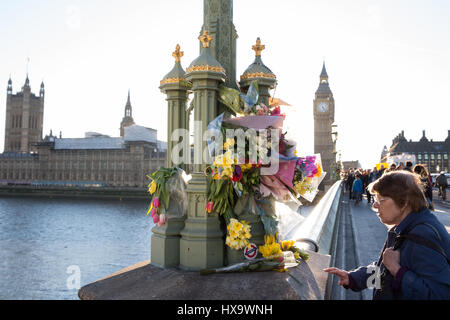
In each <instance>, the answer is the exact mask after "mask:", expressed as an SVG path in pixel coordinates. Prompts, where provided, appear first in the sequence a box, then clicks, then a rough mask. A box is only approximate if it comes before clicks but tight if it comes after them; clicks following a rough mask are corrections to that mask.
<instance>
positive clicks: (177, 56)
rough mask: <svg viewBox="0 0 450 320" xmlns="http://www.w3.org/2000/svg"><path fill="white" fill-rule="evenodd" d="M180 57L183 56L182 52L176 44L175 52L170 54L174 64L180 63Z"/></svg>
mask: <svg viewBox="0 0 450 320" xmlns="http://www.w3.org/2000/svg"><path fill="white" fill-rule="evenodd" d="M182 56H184V52H183V51H181V50H180V45H179V44H177V47H176V48H175V52H173V53H172V57H174V58H175V62H180V61H181V57H182Z"/></svg>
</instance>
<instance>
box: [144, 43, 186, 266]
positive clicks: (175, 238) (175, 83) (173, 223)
mask: <svg viewBox="0 0 450 320" xmlns="http://www.w3.org/2000/svg"><path fill="white" fill-rule="evenodd" d="M172 55H173V57H174V58H175V66H174V67H173V69H172V71H170V72H169V73H168V74H167V75H166V76H165V77H164V78H163V80H162V81H161V86H160V89H161V91H162V92H163V93H165V94H166V95H167V99H166V100H167V103H168V108H169V110H168V116H167V118H168V119H167V120H168V121H167V160H166V166H167V167H173V166H176V167H180V168H182V169H185V167H186V164H187V163H188V161H187V158H186V157H187V155H188V151H189V137H185V138H186V139H187V141H184V140H182V139H181V138H180V139H179V140H178V141H172V139H171V138H172V133H173V132H174V131H175V130H177V129H181V130H183V129H186V128H185V126H186V101H187V97H188V88H189V84H188V82H187V81H186V80H185V72H184V70H183V68H182V67H181V63H180V60H181V57H182V56H183V52H182V51H180V46H179V45H177V47H176V50H175V52H174V53H173V54H172ZM181 142H186V143H187V147H185V148H184V149H182V150H184V151H185V154H181V155H180V154H177V155H176V156H177V157H178V159H174V158H173V157H172V150H173V149H174V146H175V144H178V143H181ZM180 159H182V162H181V163H180V161H179V160H180ZM174 160H175V161H174ZM177 210H180V206H178V205H177V204H176V203H173V202H172V201H171V203H170V205H169V208H168V212H167V217H168V218H167V222H166V223H165V224H164V225H162V226H161V227H158V226H155V227H153V229H152V241H151V259H150V260H151V263H152V264H153V265H155V266H158V267H162V268H170V267H178V265H179V264H180V238H181V236H180V232H181V230H182V229H183V228H184V221H185V217H180V213H179V212H176V211H177Z"/></svg>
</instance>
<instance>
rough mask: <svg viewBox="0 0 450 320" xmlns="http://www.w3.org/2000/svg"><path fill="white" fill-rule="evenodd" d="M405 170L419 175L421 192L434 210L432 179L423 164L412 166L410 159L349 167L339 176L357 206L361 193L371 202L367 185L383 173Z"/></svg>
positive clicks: (429, 206) (372, 200) (360, 199)
mask: <svg viewBox="0 0 450 320" xmlns="http://www.w3.org/2000/svg"><path fill="white" fill-rule="evenodd" d="M400 170H405V171H409V172H411V173H415V174H417V175H418V176H419V177H420V180H421V182H422V187H423V192H424V194H425V197H426V199H427V202H428V208H429V209H431V210H434V205H433V181H432V179H431V175H430V174H429V172H428V170H427V168H426V166H425V165H423V164H416V165H415V166H413V163H412V162H411V161H407V162H406V163H403V162H400V163H399V164H396V163H392V164H391V165H390V166H389V167H386V168H385V167H384V165H383V164H381V165H380V166H379V168H377V167H374V168H373V169H361V168H350V169H348V170H343V171H342V172H341V177H342V179H343V180H344V185H345V192H346V193H348V195H349V199H350V200H354V201H355V206H357V205H358V204H359V203H360V202H361V201H362V199H363V197H362V196H363V194H364V193H365V194H366V198H367V203H368V204H372V203H373V202H374V199H373V197H372V195H371V193H370V192H369V190H368V186H369V185H370V184H371V183H372V182H375V181H376V180H378V179H379V178H381V177H382V176H383V174H385V173H387V172H391V171H400Z"/></svg>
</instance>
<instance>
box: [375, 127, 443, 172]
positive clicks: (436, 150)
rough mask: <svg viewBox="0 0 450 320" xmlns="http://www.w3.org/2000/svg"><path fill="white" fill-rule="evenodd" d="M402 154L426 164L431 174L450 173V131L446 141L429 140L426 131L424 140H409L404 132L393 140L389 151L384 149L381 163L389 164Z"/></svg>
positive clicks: (423, 136)
mask: <svg viewBox="0 0 450 320" xmlns="http://www.w3.org/2000/svg"><path fill="white" fill-rule="evenodd" d="M402 154H408V155H413V156H414V158H415V163H420V164H424V165H425V166H426V167H427V168H428V171H429V172H430V173H439V172H440V171H445V172H449V168H450V158H449V156H450V130H448V131H447V138H446V139H445V140H444V141H433V139H428V138H427V137H426V136H425V130H423V131H422V138H420V140H419V141H412V140H411V139H410V140H407V139H406V138H405V132H404V131H402V132H401V133H400V134H398V135H397V136H396V137H395V138H394V139H393V140H392V145H391V147H390V148H389V149H388V148H387V147H386V146H385V147H384V149H383V151H382V154H381V162H389V158H391V157H393V156H396V155H402Z"/></svg>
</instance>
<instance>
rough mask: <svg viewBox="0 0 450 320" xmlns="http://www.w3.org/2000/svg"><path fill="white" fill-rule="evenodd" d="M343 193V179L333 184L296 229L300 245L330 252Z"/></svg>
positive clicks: (326, 252)
mask: <svg viewBox="0 0 450 320" xmlns="http://www.w3.org/2000/svg"><path fill="white" fill-rule="evenodd" d="M341 195H342V180H340V181H337V182H336V183H335V184H334V185H333V186H331V188H330V189H329V190H328V192H327V193H326V194H325V195H324V196H323V198H322V199H321V200H320V201H319V203H318V204H317V205H316V206H315V207H314V209H313V210H312V212H311V213H310V214H309V215H308V217H307V218H306V219H305V220H304V221H303V222H302V223H301V225H300V226H299V227H298V229H297V230H296V231H295V235H296V242H298V243H299V244H298V246H299V247H302V248H304V249H308V250H311V251H315V252H319V253H322V254H330V252H331V244H332V240H333V232H334V228H335V223H336V215H337V211H338V208H339V202H340V199H341Z"/></svg>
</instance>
